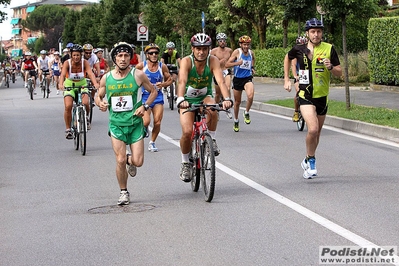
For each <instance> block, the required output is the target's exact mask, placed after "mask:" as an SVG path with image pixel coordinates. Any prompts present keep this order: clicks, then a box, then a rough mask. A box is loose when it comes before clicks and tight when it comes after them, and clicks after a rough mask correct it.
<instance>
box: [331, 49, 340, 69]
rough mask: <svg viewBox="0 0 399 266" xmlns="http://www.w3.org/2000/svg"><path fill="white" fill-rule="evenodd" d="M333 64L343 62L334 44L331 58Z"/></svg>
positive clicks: (336, 64)
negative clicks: (340, 60)
mask: <svg viewBox="0 0 399 266" xmlns="http://www.w3.org/2000/svg"><path fill="white" fill-rule="evenodd" d="M330 61H331V64H332V65H333V66H339V65H340V64H341V63H340V62H339V57H338V54H337V51H335V49H334V46H333V47H331V58H330Z"/></svg>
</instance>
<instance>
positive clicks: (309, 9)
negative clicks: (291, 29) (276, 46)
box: [277, 0, 316, 48]
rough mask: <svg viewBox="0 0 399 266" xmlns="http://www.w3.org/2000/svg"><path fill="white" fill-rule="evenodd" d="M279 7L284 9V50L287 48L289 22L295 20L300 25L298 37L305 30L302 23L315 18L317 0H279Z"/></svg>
mask: <svg viewBox="0 0 399 266" xmlns="http://www.w3.org/2000/svg"><path fill="white" fill-rule="evenodd" d="M277 2H278V3H279V5H281V6H283V7H284V18H283V29H284V37H283V48H286V47H287V40H288V22H289V21H290V20H294V21H296V22H297V23H298V36H299V35H301V32H302V30H303V24H302V22H304V21H306V20H307V19H309V18H311V17H313V16H314V13H315V12H316V0H282V1H280V0H277Z"/></svg>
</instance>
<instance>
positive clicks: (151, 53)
mask: <svg viewBox="0 0 399 266" xmlns="http://www.w3.org/2000/svg"><path fill="white" fill-rule="evenodd" d="M147 54H149V55H154V54H156V55H157V54H159V52H148V53H147Z"/></svg>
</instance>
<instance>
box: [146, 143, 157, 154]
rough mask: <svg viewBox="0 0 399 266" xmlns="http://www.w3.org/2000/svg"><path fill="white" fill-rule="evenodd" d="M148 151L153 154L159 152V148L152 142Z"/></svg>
mask: <svg viewBox="0 0 399 266" xmlns="http://www.w3.org/2000/svg"><path fill="white" fill-rule="evenodd" d="M148 150H149V151H151V152H157V151H158V148H157V147H156V146H155V142H152V141H150V143H149V144H148Z"/></svg>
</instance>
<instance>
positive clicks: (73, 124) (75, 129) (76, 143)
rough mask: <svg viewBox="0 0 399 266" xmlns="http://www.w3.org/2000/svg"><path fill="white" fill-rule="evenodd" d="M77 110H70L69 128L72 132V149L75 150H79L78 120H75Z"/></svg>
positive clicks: (74, 108)
mask: <svg viewBox="0 0 399 266" xmlns="http://www.w3.org/2000/svg"><path fill="white" fill-rule="evenodd" d="M76 112H77V108H76V107H73V109H72V122H71V128H72V131H73V147H74V148H75V150H78V149H79V132H78V118H77V114H76Z"/></svg>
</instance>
